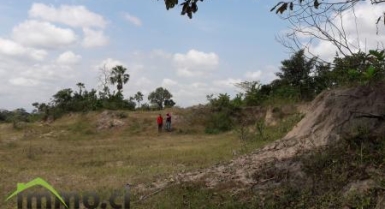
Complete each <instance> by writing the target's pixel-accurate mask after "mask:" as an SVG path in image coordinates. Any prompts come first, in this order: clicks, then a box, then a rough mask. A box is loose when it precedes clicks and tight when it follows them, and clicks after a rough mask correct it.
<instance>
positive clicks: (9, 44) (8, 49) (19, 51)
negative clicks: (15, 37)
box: [0, 38, 47, 61]
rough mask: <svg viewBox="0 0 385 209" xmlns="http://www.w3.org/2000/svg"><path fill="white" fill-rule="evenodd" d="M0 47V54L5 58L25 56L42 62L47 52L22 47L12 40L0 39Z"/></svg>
mask: <svg viewBox="0 0 385 209" xmlns="http://www.w3.org/2000/svg"><path fill="white" fill-rule="evenodd" d="M0 46H1V47H0V54H3V55H7V56H17V57H23V56H26V57H28V58H32V59H34V60H38V61H42V60H44V58H45V57H46V55H47V52H46V51H45V50H39V49H33V48H29V47H24V46H22V45H21V44H19V43H16V42H14V41H12V40H7V39H2V38H0Z"/></svg>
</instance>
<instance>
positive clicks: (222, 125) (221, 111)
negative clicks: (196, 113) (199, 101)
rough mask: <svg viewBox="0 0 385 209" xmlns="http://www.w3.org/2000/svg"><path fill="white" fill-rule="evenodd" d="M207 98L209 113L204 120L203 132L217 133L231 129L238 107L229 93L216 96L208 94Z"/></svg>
mask: <svg viewBox="0 0 385 209" xmlns="http://www.w3.org/2000/svg"><path fill="white" fill-rule="evenodd" d="M207 99H208V100H209V105H210V111H211V113H210V114H209V115H208V116H207V117H208V119H207V120H206V121H205V132H206V133H209V134H217V133H220V132H225V131H229V130H231V129H232V128H233V125H234V122H235V120H236V117H235V116H236V114H237V113H238V112H239V108H237V107H236V106H234V103H232V102H231V100H230V95H228V94H227V93H225V94H219V95H218V97H216V98H214V96H213V95H208V96H207Z"/></svg>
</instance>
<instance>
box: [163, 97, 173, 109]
mask: <svg viewBox="0 0 385 209" xmlns="http://www.w3.org/2000/svg"><path fill="white" fill-rule="evenodd" d="M175 104H176V103H175V102H174V100H172V99H166V100H164V106H165V107H168V108H170V107H174V105H175Z"/></svg>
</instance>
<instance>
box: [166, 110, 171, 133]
mask: <svg viewBox="0 0 385 209" xmlns="http://www.w3.org/2000/svg"><path fill="white" fill-rule="evenodd" d="M166 130H167V131H171V115H170V113H167V117H166Z"/></svg>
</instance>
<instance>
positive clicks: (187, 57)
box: [174, 49, 219, 68]
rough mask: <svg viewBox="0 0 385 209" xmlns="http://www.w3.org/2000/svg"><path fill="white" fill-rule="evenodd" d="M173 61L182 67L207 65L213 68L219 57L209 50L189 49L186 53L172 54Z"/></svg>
mask: <svg viewBox="0 0 385 209" xmlns="http://www.w3.org/2000/svg"><path fill="white" fill-rule="evenodd" d="M174 62H175V63H176V64H177V65H179V66H184V67H208V68H213V67H216V66H217V65H218V64H219V57H218V55H217V54H215V53H213V52H210V53H205V52H200V51H197V50H195V49H191V50H190V51H188V52H187V54H180V53H177V54H175V55H174Z"/></svg>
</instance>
